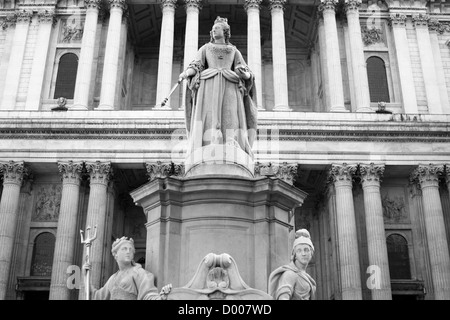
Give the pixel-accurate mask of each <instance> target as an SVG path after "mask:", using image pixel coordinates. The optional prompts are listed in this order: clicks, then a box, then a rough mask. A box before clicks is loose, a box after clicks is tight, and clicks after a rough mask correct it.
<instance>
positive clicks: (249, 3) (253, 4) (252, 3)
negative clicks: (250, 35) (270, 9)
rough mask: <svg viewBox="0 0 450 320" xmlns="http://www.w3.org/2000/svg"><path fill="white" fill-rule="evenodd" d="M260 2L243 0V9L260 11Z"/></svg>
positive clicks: (260, 0)
mask: <svg viewBox="0 0 450 320" xmlns="http://www.w3.org/2000/svg"><path fill="white" fill-rule="evenodd" d="M261 2H262V0H245V3H244V9H245V11H248V9H258V10H260V9H261Z"/></svg>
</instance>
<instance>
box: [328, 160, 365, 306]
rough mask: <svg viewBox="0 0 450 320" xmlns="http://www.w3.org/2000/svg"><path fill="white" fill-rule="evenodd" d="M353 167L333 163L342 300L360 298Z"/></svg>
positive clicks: (354, 167) (354, 168) (332, 172)
mask: <svg viewBox="0 0 450 320" xmlns="http://www.w3.org/2000/svg"><path fill="white" fill-rule="evenodd" d="M355 171H356V166H349V165H346V164H344V165H342V166H338V165H333V166H332V169H331V174H332V175H333V176H334V179H335V182H334V187H335V190H336V216H337V228H338V246H339V266H340V269H341V274H340V276H341V285H342V299H343V300H361V299H362V291H361V275H360V265H359V253H358V251H359V250H358V237H357V232H356V219H355V208H354V204H353V193H352V178H351V176H352V175H353V174H354V173H355Z"/></svg>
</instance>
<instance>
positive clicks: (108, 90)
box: [97, 0, 125, 110]
mask: <svg viewBox="0 0 450 320" xmlns="http://www.w3.org/2000/svg"><path fill="white" fill-rule="evenodd" d="M110 3H111V9H110V11H109V13H110V15H109V24H108V36H107V38H106V47H105V60H104V62H103V76H102V88H101V93H100V103H99V105H98V108H97V109H101V110H114V107H115V106H114V100H115V97H116V89H117V72H118V70H119V51H120V46H121V43H120V39H121V36H120V33H121V30H122V14H123V10H124V8H125V0H112V1H110Z"/></svg>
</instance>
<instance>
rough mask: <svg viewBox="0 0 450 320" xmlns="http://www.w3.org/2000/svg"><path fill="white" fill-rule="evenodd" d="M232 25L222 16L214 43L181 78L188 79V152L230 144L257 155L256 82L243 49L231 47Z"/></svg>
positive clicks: (205, 47)
mask: <svg viewBox="0 0 450 320" xmlns="http://www.w3.org/2000/svg"><path fill="white" fill-rule="evenodd" d="M230 34H231V33H230V26H229V25H228V22H227V19H226V18H221V17H217V19H216V20H215V22H214V26H213V28H212V30H211V41H210V42H209V43H207V44H205V45H203V46H202V47H201V48H200V49H199V50H198V52H197V55H196V57H195V59H194V61H192V62H191V64H190V65H189V67H188V68H187V69H186V70H185V71H184V72H182V73H181V74H180V78H182V79H187V81H188V89H187V94H186V100H187V101H186V109H185V112H186V127H187V131H188V138H189V139H188V140H189V146H188V150H187V153H188V154H189V153H191V152H192V151H193V150H194V149H196V148H199V147H203V146H206V145H209V144H226V145H231V146H235V147H237V148H240V149H242V150H244V151H245V152H246V153H247V154H248V155H249V156H252V155H253V154H252V150H251V147H252V144H253V142H254V140H255V137H256V125H257V123H256V122H257V108H256V105H257V104H256V101H255V99H256V92H255V87H254V83H255V79H254V75H253V73H252V72H251V71H250V70H249V68H248V66H247V64H246V63H245V61H244V59H243V58H242V55H241V53H240V52H239V50H238V49H237V48H236V47H235V46H234V45H232V44H230V42H229V39H230Z"/></svg>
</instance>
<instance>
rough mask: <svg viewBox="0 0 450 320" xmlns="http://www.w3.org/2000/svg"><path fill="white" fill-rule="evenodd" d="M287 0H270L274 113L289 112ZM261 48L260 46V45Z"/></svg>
mask: <svg viewBox="0 0 450 320" xmlns="http://www.w3.org/2000/svg"><path fill="white" fill-rule="evenodd" d="M285 3H286V0H270V2H269V9H270V12H271V16H272V61H273V94H274V109H273V110H274V111H289V110H291V109H289V102H288V96H289V93H288V80H287V62H286V37H285V34H284V4H285ZM259 46H260V45H259Z"/></svg>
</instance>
